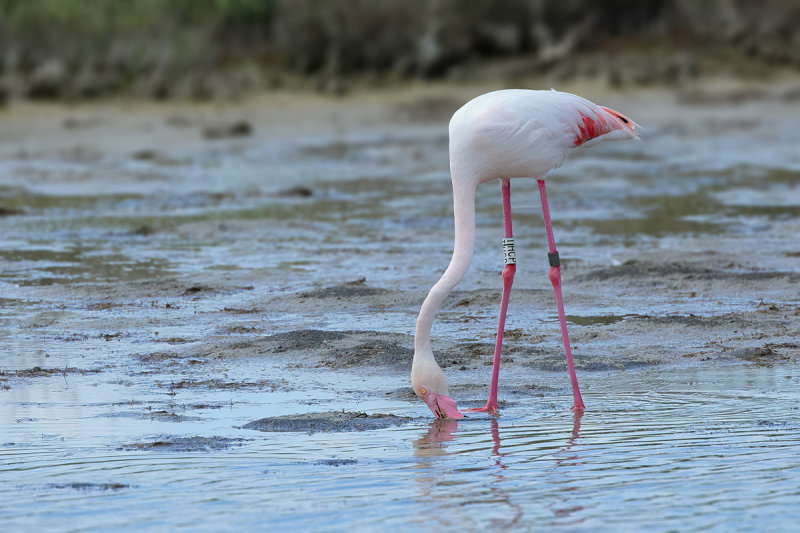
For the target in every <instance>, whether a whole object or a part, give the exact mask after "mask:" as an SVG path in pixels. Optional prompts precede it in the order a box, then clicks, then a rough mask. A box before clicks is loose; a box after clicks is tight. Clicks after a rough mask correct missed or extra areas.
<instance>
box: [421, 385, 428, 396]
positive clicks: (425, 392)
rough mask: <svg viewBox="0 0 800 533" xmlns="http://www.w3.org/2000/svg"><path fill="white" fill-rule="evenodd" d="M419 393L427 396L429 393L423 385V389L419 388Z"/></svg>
mask: <svg viewBox="0 0 800 533" xmlns="http://www.w3.org/2000/svg"><path fill="white" fill-rule="evenodd" d="M419 393H420V394H422V395H423V396H425V395H426V394H427V393H428V391H426V390H425V387H422V388H421V389H419Z"/></svg>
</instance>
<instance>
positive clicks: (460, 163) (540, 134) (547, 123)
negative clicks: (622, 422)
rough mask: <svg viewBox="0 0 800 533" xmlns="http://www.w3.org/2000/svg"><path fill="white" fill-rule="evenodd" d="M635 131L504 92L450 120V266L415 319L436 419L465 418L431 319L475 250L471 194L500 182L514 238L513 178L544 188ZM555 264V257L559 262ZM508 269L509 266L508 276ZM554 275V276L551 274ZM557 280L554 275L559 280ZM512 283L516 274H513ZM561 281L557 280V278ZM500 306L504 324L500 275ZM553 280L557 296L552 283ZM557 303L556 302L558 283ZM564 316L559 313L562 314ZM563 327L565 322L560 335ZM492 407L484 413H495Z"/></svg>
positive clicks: (580, 106) (417, 377)
mask: <svg viewBox="0 0 800 533" xmlns="http://www.w3.org/2000/svg"><path fill="white" fill-rule="evenodd" d="M637 127H638V125H637V124H636V123H634V122H633V121H631V120H630V119H628V118H627V117H625V116H623V115H622V114H620V113H618V112H616V111H614V110H611V109H608V108H605V107H601V106H598V105H595V104H593V103H592V102H590V101H589V100H586V99H585V98H581V97H580V96H576V95H574V94H569V93H563V92H559V91H554V90H551V91H532V90H522V89H509V90H503V91H495V92H490V93H486V94H483V95H481V96H478V97H477V98H474V99H473V100H471V101H469V102H467V103H466V104H465V105H464V106H463V107H461V108H460V109H459V110H458V111H456V112H455V114H454V115H453V118H452V119H451V120H450V131H449V133H450V173H451V178H452V182H453V212H454V218H455V242H454V247H453V257H452V259H451V261H450V265H449V266H448V267H447V270H446V271H445V273H444V274H443V275H442V277H441V279H440V280H439V281H438V282H437V283H436V284H435V285H434V286H433V288H432V289H431V291H430V292H429V293H428V296H427V298H426V299H425V301H424V302H423V304H422V308H421V309H420V313H419V317H418V318H417V326H416V334H415V337H414V360H413V364H412V369H411V384H412V388H413V389H414V392H415V393H416V394H417V396H419V397H420V398H421V399H422V400H423V401H425V403H426V404H427V405H428V407H429V408H430V409H431V411H432V412H433V413H434V414H435V415H436V416H437V417H438V418H462V417H463V416H464V415H463V414H462V413H461V412H460V411H459V410H458V408H457V407H456V403H455V401H454V400H453V399H452V398H451V397H450V396H449V395H448V388H447V380H446V378H445V376H444V373H443V372H442V369H441V368H440V367H439V365H438V364H437V363H436V360H435V359H434V357H433V351H432V349H431V343H430V332H431V326H432V323H433V316H434V314H435V312H436V309H438V307H439V306H440V305H441V303H442V302H443V301H444V299H445V298H446V297H447V295H448V294H449V293H450V291H452V289H453V288H454V287H455V286H456V285H457V284H458V282H459V281H461V279H462V278H463V277H464V274H465V273H466V271H467V268H468V267H469V264H470V262H471V261H472V255H473V251H474V243H475V192H476V188H477V186H478V185H479V184H480V183H484V182H487V181H491V180H494V179H500V180H501V182H502V183H503V185H504V212H505V211H506V207H508V215H507V218H505V224H506V233H507V235H506V236H507V237H510V236H511V227H510V203H508V202H509V200H508V189H507V187H508V183H509V180H510V179H512V178H522V177H529V178H536V179H539V180H543V179H544V178H545V176H546V175H547V174H548V173H549V172H550V171H551V170H553V169H554V168H558V167H559V166H561V164H562V163H563V162H564V159H566V157H567V156H568V155H569V154H570V153H571V152H572V151H573V150H575V149H576V148H578V147H581V146H587V145H590V144H595V143H596V142H599V141H602V140H613V139H637V138H638V135H637V134H636V128H637ZM540 190H541V192H542V201H543V208H546V205H545V202H546V197H545V194H544V182H543V181H540ZM545 222H546V225H547V228H548V240H549V241H550V247H551V252H555V244H554V241H553V239H552V238H551V228H550V225H549V224H550V221H549V213H547V212H546V218H545ZM556 256H557V254H556ZM508 266H509V265H507V268H508ZM551 270H552V269H551ZM556 274H558V272H556ZM510 275H511V279H513V270H512V271H511V272H510ZM559 275H560V274H559ZM503 278H504V298H503V307H502V310H501V324H502V323H504V321H505V306H506V305H507V300H508V298H507V292H508V291H509V290H510V281H508V286H507V287H506V285H505V282H506V281H507V275H506V272H504V276H503ZM551 280H552V281H553V285H554V288H556V281H554V280H553V273H552V272H551ZM558 284H559V286H558V289H557V300H558V302H559V306H560V307H562V305H561V301H560V277H559V278H558ZM562 314H563V312H562ZM565 332H566V326H565V325H564V323H563V319H562V333H565ZM501 335H502V328H501V330H500V331H498V339H499V340H498V348H497V353H496V358H495V367H497V366H498V363H499V349H500V348H499V346H500V344H501ZM564 337H565V349H566V350H567V359H568V363H569V366H570V371H571V373H572V374H573V392H574V393H575V397H576V404H575V405H576V408H578V407H580V408H583V403H582V401H581V400H580V394H579V393H578V391H577V381H576V379H575V378H574V369H573V367H572V359H571V355H570V352H569V347H568V339H567V338H566V335H564ZM496 376H497V369H496V368H495V370H494V372H493V389H494V391H495V394H496ZM496 409H497V408H496V400H495V401H494V403H492V401H491V399H490V402H489V403H488V404H487V409H484V410H488V411H491V412H494V411H496Z"/></svg>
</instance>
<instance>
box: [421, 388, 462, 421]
mask: <svg viewBox="0 0 800 533" xmlns="http://www.w3.org/2000/svg"><path fill="white" fill-rule="evenodd" d="M422 399H423V400H424V401H425V403H426V404H427V405H428V407H429V408H430V410H431V411H432V412H433V414H434V415H436V418H441V419H448V418H450V419H453V420H459V419H461V418H464V413H462V412H461V411H459V410H458V407H456V401H455V400H454V399H452V398H451V397H450V396H445V395H444V394H434V393H432V392H427V393H425V394H424V395H423V396H422Z"/></svg>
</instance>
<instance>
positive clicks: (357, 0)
mask: <svg viewBox="0 0 800 533" xmlns="http://www.w3.org/2000/svg"><path fill="white" fill-rule="evenodd" d="M798 27H800V3H798V2H795V1H791V0H769V1H766V2H747V1H742V0H704V1H689V0H657V1H651V2H638V1H634V0H614V1H610V2H595V3H587V2H583V1H577V0H561V1H547V0H509V1H505V2H491V1H487V0H474V1H470V2H459V1H456V0H435V1H423V0H378V1H372V0H340V1H335V2H326V1H315V0H172V1H167V0H140V1H136V2H119V1H115V0H95V1H92V2H88V1H84V0H0V103H4V102H5V103H8V102H12V101H19V100H45V101H53V100H55V101H81V100H94V99H103V98H108V97H119V96H124V97H133V98H143V99H154V100H199V101H204V100H231V99H237V98H241V97H246V96H248V95H251V94H254V93H258V92H262V91H265V90H266V91H269V90H292V91H296V90H305V91H319V92H322V93H326V94H333V95H342V94H346V93H348V92H352V91H354V90H360V89H371V88H382V87H397V86H402V85H403V84H406V83H408V82H415V81H425V82H428V81H439V82H445V83H458V84H462V83H470V84H478V85H480V84H486V83H489V84H493V85H494V84H497V85H505V86H512V85H513V86H527V87H535V86H537V85H539V86H550V85H560V84H564V83H575V82H576V81H580V80H592V81H597V82H600V83H603V84H605V85H606V86H607V87H608V88H609V89H617V88H620V89H623V88H624V89H633V88H640V87H647V86H667V87H676V88H682V89H686V88H687V87H691V86H692V85H693V83H694V82H695V81H697V80H700V79H708V78H723V79H734V80H745V81H748V82H752V81H757V82H762V81H766V82H771V81H775V80H782V79H786V78H794V77H796V76H797V75H798V74H799V73H800V32H798V31H797V28H798Z"/></svg>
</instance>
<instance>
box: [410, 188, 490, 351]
mask: <svg viewBox="0 0 800 533" xmlns="http://www.w3.org/2000/svg"><path fill="white" fill-rule="evenodd" d="M476 187H477V184H475V183H469V182H463V181H457V180H456V179H455V176H454V179H453V215H454V220H455V242H454V244H453V257H452V258H451V259H450V264H449V265H448V267H447V270H445V272H444V274H443V275H442V277H441V278H440V279H439V281H437V282H436V284H435V285H434V286H433V288H431V290H430V292H429V293H428V296H427V298H425V301H424V302H423V303H422V308H421V309H420V311H419V316H418V317H417V329H416V333H415V335H414V357H417V354H426V355H427V354H430V357H431V358H432V357H433V352H432V351H431V326H432V325H433V316H434V315H435V314H436V310H437V309H438V308H439V306H440V305H441V304H442V302H443V301H444V300H445V298H447V295H448V294H450V291H452V290H453V287H455V286H456V285H458V282H459V281H461V279H462V278H463V277H464V274H466V272H467V269H468V268H469V264H470V263H471V262H472V254H473V251H474V248H475V189H476Z"/></svg>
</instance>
